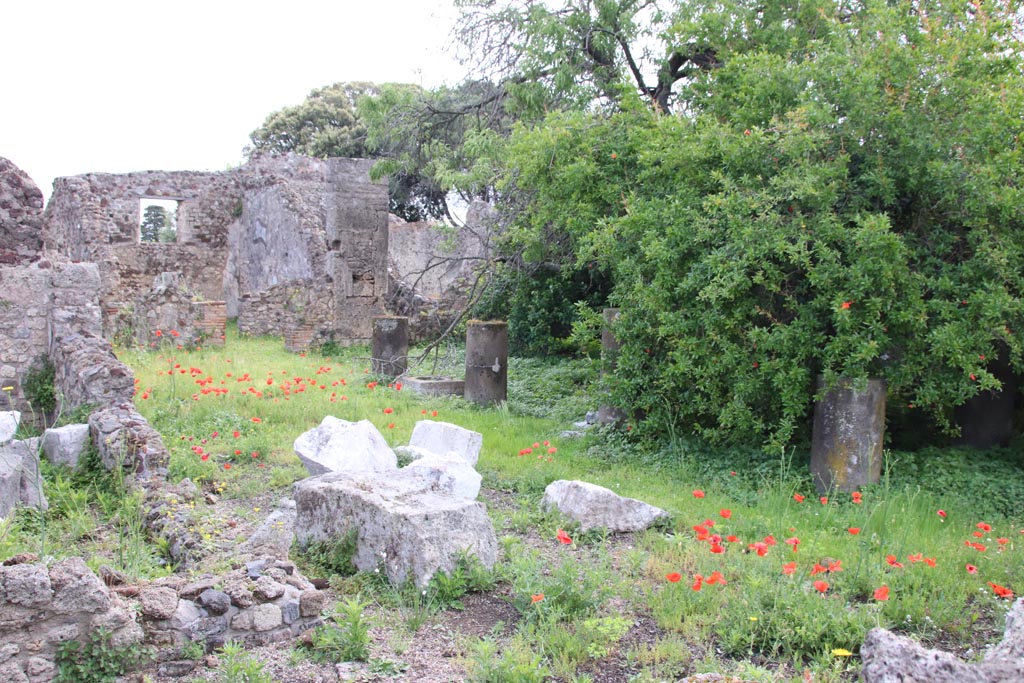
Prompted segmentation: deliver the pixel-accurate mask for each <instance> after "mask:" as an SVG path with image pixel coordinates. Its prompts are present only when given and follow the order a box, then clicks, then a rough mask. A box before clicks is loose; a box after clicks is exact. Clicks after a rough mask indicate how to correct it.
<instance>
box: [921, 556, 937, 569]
mask: <svg viewBox="0 0 1024 683" xmlns="http://www.w3.org/2000/svg"><path fill="white" fill-rule="evenodd" d="M921 561H922V562H924V563H925V564H926V565H928V566H929V567H934V566H935V558H934V557H926V558H924V559H923V560H921Z"/></svg>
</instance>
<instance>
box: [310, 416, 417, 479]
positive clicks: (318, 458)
mask: <svg viewBox="0 0 1024 683" xmlns="http://www.w3.org/2000/svg"><path fill="white" fill-rule="evenodd" d="M295 453H296V454H297V455H298V456H299V460H301V461H302V464H303V465H305V466H306V470H307V471H308V472H309V473H310V474H311V475H313V476H317V475H320V474H325V473H327V472H355V471H363V470H369V471H372V472H387V471H390V470H394V469H396V468H397V467H398V459H397V458H396V457H395V454H394V452H393V451H392V450H391V448H389V447H388V444H387V441H385V440H384V437H383V436H381V434H380V432H379V431H377V428H376V427H374V426H373V423H371V422H370V421H369V420H360V421H359V422H348V421H347V420H339V419H338V418H336V417H333V416H331V415H328V416H326V417H325V418H324V419H323V421H322V422H321V423H320V426H319V427H315V428H314V429H311V430H309V431H308V432H305V433H303V434H302V435H300V436H299V438H297V439H296V440H295Z"/></svg>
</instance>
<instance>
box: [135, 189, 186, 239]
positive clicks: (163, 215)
mask: <svg viewBox="0 0 1024 683" xmlns="http://www.w3.org/2000/svg"><path fill="white" fill-rule="evenodd" d="M180 208H181V201H180V200H177V199H164V198H161V199H157V198H154V197H141V198H139V242H153V243H165V244H167V243H174V242H177V241H178V232H179V231H178V226H179V221H180V214H181V211H180Z"/></svg>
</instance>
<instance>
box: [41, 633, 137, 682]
mask: <svg viewBox="0 0 1024 683" xmlns="http://www.w3.org/2000/svg"><path fill="white" fill-rule="evenodd" d="M152 657H153V652H152V651H151V650H150V649H149V648H148V647H145V646H143V645H140V644H138V643H133V644H130V645H126V644H122V645H117V646H115V645H114V644H113V642H112V641H111V633H110V631H108V630H106V629H102V628H99V629H96V630H95V631H93V632H92V633H90V634H88V635H87V636H86V637H85V638H84V639H83V640H68V641H65V642H63V643H61V644H60V645H59V646H58V647H57V655H56V662H57V681H58V683H112V682H113V681H115V680H116V679H117V677H118V676H123V675H124V674H126V673H128V672H129V671H131V670H132V669H135V668H137V667H138V666H140V665H142V664H144V663H145V662H147V661H149V660H150V659H152Z"/></svg>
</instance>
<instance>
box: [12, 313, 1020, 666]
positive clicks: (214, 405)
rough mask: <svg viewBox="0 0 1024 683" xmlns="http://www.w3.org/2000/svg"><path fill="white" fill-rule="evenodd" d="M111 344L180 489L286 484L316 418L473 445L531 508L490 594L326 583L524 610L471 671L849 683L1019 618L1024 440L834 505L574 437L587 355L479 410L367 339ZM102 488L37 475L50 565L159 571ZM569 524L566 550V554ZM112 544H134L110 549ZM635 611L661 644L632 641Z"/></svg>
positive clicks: (405, 616) (297, 471)
mask: <svg viewBox="0 0 1024 683" xmlns="http://www.w3.org/2000/svg"><path fill="white" fill-rule="evenodd" d="M119 353H120V355H121V357H122V358H123V359H124V360H126V361H127V362H128V363H129V364H130V365H131V366H132V367H133V369H134V370H135V372H136V378H137V396H136V403H137V405H138V406H139V408H140V410H141V411H142V412H143V414H144V415H146V417H147V418H148V419H149V420H150V421H151V422H152V424H153V425H154V426H155V427H156V428H157V429H158V430H159V431H160V432H161V434H163V436H164V439H165V443H166V444H167V446H168V448H169V449H170V451H171V465H170V471H171V478H172V479H173V480H179V479H181V478H184V477H189V478H191V479H192V480H193V481H195V482H196V483H198V484H200V485H201V486H204V487H207V488H208V489H209V490H213V491H216V492H219V493H220V494H221V495H222V496H224V497H227V498H238V499H247V498H250V497H253V496H259V495H263V494H268V493H273V494H280V493H285V492H286V491H287V489H288V487H289V485H290V484H291V483H292V482H294V481H295V480H297V479H299V478H301V477H303V476H305V470H304V469H303V468H302V467H301V465H299V463H298V460H297V458H296V457H295V455H294V453H293V451H292V443H293V441H294V439H295V438H296V437H297V436H298V435H299V434H300V433H302V432H303V431H305V430H307V429H309V428H311V427H313V426H315V425H317V424H318V423H319V422H320V421H321V420H322V419H323V417H324V416H325V415H334V416H337V417H340V418H343V419H347V420H360V419H368V420H370V421H371V422H373V423H374V424H375V425H376V426H377V428H378V429H379V430H380V431H381V433H382V434H383V435H384V436H385V438H386V439H387V441H388V442H389V443H390V444H391V445H399V444H404V443H407V442H408V439H409V436H410V434H411V431H412V428H413V426H414V425H415V423H416V421H418V420H420V419H434V420H441V421H446V422H453V423H456V424H459V425H462V426H464V427H467V428H469V429H473V430H476V431H479V432H481V433H482V434H483V436H484V440H483V444H484V446H483V451H482V453H481V458H480V463H479V465H478V469H479V470H480V471H481V473H482V474H483V475H484V485H485V486H486V487H489V488H491V489H500V490H504V491H508V492H512V493H514V498H515V500H516V501H518V504H517V505H514V506H513V507H512V509H510V510H507V511H506V512H504V513H501V514H497V515H496V516H495V518H496V522H497V526H498V527H499V533H503V532H504V533H507V534H508V535H506V536H505V537H503V538H502V541H501V543H502V546H503V550H504V552H503V553H502V560H501V561H500V562H499V564H498V566H497V567H496V568H495V570H494V573H493V578H494V579H495V580H496V581H497V584H498V585H497V588H494V589H491V588H489V585H490V584H489V583H484V584H482V585H481V584H480V583H479V581H478V578H479V577H477V576H476V575H474V574H473V573H472V572H471V571H470V570H469V568H466V569H465V570H460V572H461V573H455V574H453V575H452V576H445V577H439V578H438V579H437V581H436V582H435V583H433V584H431V587H430V588H429V589H428V590H427V591H421V592H416V591H410V590H408V589H407V588H402V587H399V588H394V589H393V590H391V591H388V590H385V589H384V588H382V587H381V586H380V584H379V579H375V578H374V577H372V576H371V577H366V576H364V575H357V576H355V577H351V578H348V579H338V580H337V581H335V582H334V585H335V586H336V587H337V588H339V589H341V590H342V591H345V590H346V589H347V588H351V589H352V594H361V595H369V596H371V597H372V598H373V599H374V600H375V601H376V603H377V605H378V607H380V608H381V609H386V610H392V611H395V612H396V613H398V614H399V615H400V618H401V620H402V621H403V622H404V623H405V625H406V626H407V627H408V628H409V629H410V630H414V629H415V628H417V627H418V626H419V625H421V624H422V623H424V622H425V621H426V620H428V619H431V618H433V617H434V616H435V614H436V613H437V611H438V610H439V609H452V608H457V607H458V606H459V603H460V598H459V596H460V595H461V594H462V592H463V591H464V590H497V591H500V594H501V595H503V596H505V598H506V599H508V600H509V601H510V602H511V603H512V604H513V605H514V606H515V607H516V609H517V610H518V612H519V614H520V618H519V620H518V624H517V628H516V630H515V632H514V634H513V635H512V636H511V637H505V636H500V635H499V634H497V633H496V634H494V635H493V636H492V637H489V638H486V639H483V640H479V641H477V642H474V643H467V644H465V645H464V647H463V650H464V663H465V668H466V670H467V673H468V676H469V680H473V681H532V680H537V681H543V680H557V681H562V682H566V681H585V680H588V676H589V674H588V673H587V672H591V673H593V672H597V671H599V670H600V669H601V668H602V667H603V666H606V665H608V663H609V662H610V661H612V660H615V661H616V662H617V663H618V664H617V665H618V666H622V667H626V668H628V669H629V670H630V671H632V672H633V675H634V678H635V680H637V681H655V680H663V679H665V678H671V677H679V676H682V675H685V674H689V673H694V672H705V671H721V672H724V673H737V672H738V673H737V675H740V674H741V675H742V676H744V677H745V678H749V679H751V680H754V679H756V680H788V679H802V678H803V673H804V671H805V670H806V671H810V672H811V673H812V674H813V676H814V680H819V681H838V680H852V677H854V676H855V672H856V670H857V653H858V649H859V645H860V643H861V642H862V640H863V637H864V634H865V633H866V631H867V630H868V629H869V628H871V627H873V626H883V627H887V628H892V629H896V630H899V631H901V632H905V633H909V634H911V635H914V636H915V637H917V638H919V639H922V640H924V641H926V642H940V643H942V645H943V646H944V647H947V648H948V647H954V648H960V649H962V650H966V649H967V648H975V651H978V650H977V647H978V646H980V645H983V644H984V643H985V642H991V641H992V640H996V639H998V636H999V633H1000V632H1001V629H1002V623H1003V621H1002V618H1003V614H1004V613H1005V611H1006V610H1007V608H1008V607H1009V604H1010V600H1008V599H1006V598H1002V597H999V595H998V594H997V591H1000V592H1003V593H1004V594H1005V591H1006V590H1010V591H1018V590H1020V589H1021V586H1024V563H1022V562H1020V552H1021V544H1022V542H1024V541H1022V540H1021V539H1022V538H1024V536H1022V535H1021V534H1022V533H1024V520H1022V517H1021V514H1020V509H1019V502H1018V501H1019V500H1021V495H1022V493H1021V492H1022V491H1024V473H1022V471H1021V466H1020V462H1019V460H1018V456H1017V454H1016V452H1015V451H1014V450H1013V449H1007V450H1004V451H995V452H990V453H983V454H982V453H976V452H972V451H968V450H963V449H946V450H935V449H933V450H931V451H928V452H921V453H912V454H911V453H895V454H890V455H889V457H888V462H887V467H886V476H885V477H884V479H883V481H882V483H880V484H878V485H874V486H871V487H866V488H865V489H864V490H862V491H861V492H859V493H860V494H861V495H860V496H859V497H858V500H854V498H853V497H852V496H850V495H849V494H838V493H831V494H830V495H829V496H827V500H821V499H819V496H818V495H817V494H815V492H814V490H813V487H812V485H811V481H810V477H809V475H808V472H807V453H806V450H805V449H801V448H796V449H792V450H789V451H786V452H777V453H764V452H762V451H760V450H757V449H739V448H732V449H726V450H723V449H712V448H710V447H708V446H707V445H705V444H702V443H700V442H698V441H695V440H690V439H685V438H682V437H680V438H677V439H675V440H674V441H673V442H672V443H670V444H668V445H657V446H652V445H650V444H644V443H641V442H638V441H637V438H636V436H635V433H633V432H630V431H628V429H622V430H617V431H615V430H613V431H604V430H601V429H594V430H590V431H589V432H588V433H587V435H586V436H584V437H578V438H572V437H568V436H562V433H563V431H564V430H567V429H571V428H572V424H571V423H572V422H574V421H576V420H579V419H582V417H583V415H584V414H585V413H586V411H587V410H593V409H596V408H597V400H596V399H595V398H594V396H596V395H597V394H588V393H587V392H588V386H590V385H589V382H591V381H592V380H593V379H594V375H593V369H592V368H591V367H590V366H589V365H588V364H585V363H578V362H556V361H533V360H518V359H512V360H510V368H511V369H510V389H509V401H508V403H507V404H505V405H503V406H500V407H498V408H495V409H484V408H479V407H476V406H472V405H469V404H467V403H465V402H463V401H462V400H460V399H455V398H447V399H439V398H426V397H422V396H419V395H417V394H413V393H411V392H409V391H408V390H407V389H405V388H403V387H400V386H398V385H389V384H388V382H387V381H386V380H382V379H381V378H376V377H374V376H372V375H371V374H370V372H369V360H368V352H367V350H366V349H365V348H359V347H355V348H334V349H332V350H331V353H330V354H329V355H324V354H321V353H317V352H311V353H308V354H305V355H296V354H289V353H287V352H285V351H284V349H283V345H282V343H281V341H280V339H276V338H261V339H246V338H239V337H238V336H237V335H236V334H235V333H234V332H233V331H229V334H228V338H227V345H226V346H225V347H223V348H205V349H198V350H178V349H172V348H169V347H165V348H163V349H160V350H156V351H152V350H137V349H135V350H124V349H122V350H120V351H119ZM450 369H451V368H450V367H449V370H450ZM556 479H584V480H587V481H590V482H593V483H596V484H600V485H603V486H606V487H608V488H611V489H612V490H614V491H616V492H618V493H620V494H622V495H625V496H630V497H634V498H640V499H642V500H644V501H646V502H649V503H652V504H654V505H658V506H660V507H662V508H664V509H666V510H668V511H669V512H670V514H671V516H672V523H671V525H670V527H669V528H667V529H666V528H663V529H659V530H652V531H648V532H646V533H643V534H638V535H636V536H635V537H634V538H633V540H632V541H631V544H630V545H629V546H628V547H627V546H625V545H624V544H623V543H622V542H621V541H618V540H617V539H615V538H614V537H611V536H608V535H605V534H601V533H599V532H591V533H588V534H580V533H579V532H578V530H577V529H576V528H574V527H573V526H572V525H571V524H569V523H568V522H567V520H564V519H560V518H559V517H558V516H557V515H556V514H552V513H544V512H541V511H540V510H539V508H538V505H537V503H538V500H539V496H540V493H541V492H542V491H543V489H544V487H545V486H546V485H547V484H548V483H550V482H551V481H553V480H556ZM101 481H104V479H103V477H102V474H100V473H99V472H94V471H93V472H90V471H88V468H87V473H86V474H85V475H83V474H78V475H75V476H71V475H69V474H67V473H62V472H60V471H56V470H53V469H52V468H47V469H44V482H45V490H46V493H47V495H48V496H49V497H50V502H51V507H50V511H49V512H48V513H47V517H46V518H45V519H46V520H47V521H48V523H49V526H48V527H47V530H46V533H47V535H48V538H49V541H48V544H49V547H50V548H53V549H54V550H53V551H52V552H55V553H57V554H59V552H60V551H61V550H62V549H65V548H66V549H67V550H68V551H69V552H71V551H73V552H79V553H80V552H83V550H82V549H83V548H87V549H88V550H89V552H91V553H92V554H93V556H94V557H105V558H108V559H110V560H112V562H113V563H114V564H115V565H116V566H119V567H122V568H127V569H130V570H131V571H132V573H134V574H136V575H153V574H156V573H160V572H161V571H165V569H164V568H163V566H162V564H161V562H160V559H159V556H158V555H157V554H155V553H152V552H147V549H149V548H150V547H151V546H148V545H146V544H145V541H144V537H143V534H142V530H141V524H140V523H139V520H137V519H134V518H132V517H131V515H130V511H129V510H128V509H127V507H130V506H131V505H130V501H129V503H127V504H121V503H118V502H117V501H116V500H115V499H114V498H113V496H114V495H115V491H114V490H112V489H107V488H105V486H104V485H101V484H99V483H98V482H101ZM126 500H127V499H126ZM136 507H137V505H136ZM940 510H941V511H942V513H943V514H942V515H940V513H939V511H940ZM39 519H40V517H39V515H38V514H37V513H33V512H31V511H21V512H18V513H17V514H16V515H14V516H12V517H11V518H9V519H8V520H6V521H4V522H2V523H0V551H4V552H6V553H8V554H9V553H11V552H17V551H19V550H31V549H32V547H31V546H32V544H33V542H36V541H37V539H38V535H39V533H40V529H39ZM103 528H106V529H107V531H103V532H97V531H96V530H97V529H103ZM559 529H566V530H568V531H569V533H570V535H571V536H572V540H573V542H572V543H570V544H565V545H563V544H561V543H559V542H558V541H557V540H556V539H555V534H556V532H557V530H559ZM210 533H216V530H215V529H213V528H212V527H211V530H210ZM120 537H123V538H124V539H126V541H127V547H128V548H129V549H130V550H131V552H123V551H120V554H118V553H117V552H113V551H112V550H111V549H112V548H113V547H114V546H115V543H114V542H113V539H114V538H120ZM104 544H106V546H107V550H106V551H104V550H103V545H104ZM538 547H541V548H542V549H543V552H538V551H537V548H538ZM321 554H323V553H321ZM342 555H344V553H342ZM313 559H317V558H313ZM334 559H337V558H334V557H333V555H332V556H331V557H327V555H324V557H322V558H319V560H320V563H321V564H324V562H326V561H327V560H330V561H334ZM311 561H312V560H311ZM481 576H482V575H481ZM474 577H475V578H474ZM996 587H999V588H996ZM882 589H887V595H886V591H885V590H882ZM883 598H885V599H883ZM641 619H643V620H647V621H648V622H653V623H655V624H657V633H656V634H655V635H654V637H653V639H648V640H645V641H640V642H634V641H633V640H631V638H632V636H631V635H630V631H631V629H632V628H633V626H634V625H635V624H637V623H639V621H640V620H641ZM328 635H331V636H332V637H333V636H334V635H337V634H334V633H333V632H332V633H331V634H328ZM324 643H325V646H324V647H325V648H327V649H329V650H333V649H334V646H335V644H336V643H334V641H333V640H331V638H327V639H326V640H324ZM396 654H401V653H397V652H396ZM330 656H331V657H332V658H333V657H334V655H333V654H332V655H330Z"/></svg>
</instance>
